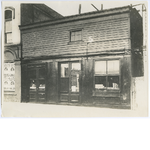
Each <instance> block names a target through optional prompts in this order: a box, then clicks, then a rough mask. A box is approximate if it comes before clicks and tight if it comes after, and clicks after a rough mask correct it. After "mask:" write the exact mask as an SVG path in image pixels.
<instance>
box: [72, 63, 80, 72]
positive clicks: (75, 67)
mask: <svg viewBox="0 0 150 150" xmlns="http://www.w3.org/2000/svg"><path fill="white" fill-rule="evenodd" d="M71 70H81V64H80V63H72V68H71Z"/></svg>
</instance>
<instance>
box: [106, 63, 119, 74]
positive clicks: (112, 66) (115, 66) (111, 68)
mask: <svg viewBox="0 0 150 150" xmlns="http://www.w3.org/2000/svg"><path fill="white" fill-rule="evenodd" d="M107 68H108V70H107V71H108V74H119V60H111V61H108V62H107Z"/></svg>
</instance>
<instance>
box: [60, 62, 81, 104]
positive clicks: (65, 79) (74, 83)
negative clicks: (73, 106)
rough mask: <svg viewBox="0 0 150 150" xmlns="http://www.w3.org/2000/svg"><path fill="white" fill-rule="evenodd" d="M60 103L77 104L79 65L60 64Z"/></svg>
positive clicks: (74, 63)
mask: <svg viewBox="0 0 150 150" xmlns="http://www.w3.org/2000/svg"><path fill="white" fill-rule="evenodd" d="M59 68H60V102H69V103H78V102H79V99H80V98H79V97H80V96H79V94H80V74H81V64H80V63H79V62H67V63H60V67H59Z"/></svg>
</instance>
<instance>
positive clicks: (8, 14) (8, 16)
mask: <svg viewBox="0 0 150 150" xmlns="http://www.w3.org/2000/svg"><path fill="white" fill-rule="evenodd" d="M12 14H13V10H5V43H12Z"/></svg>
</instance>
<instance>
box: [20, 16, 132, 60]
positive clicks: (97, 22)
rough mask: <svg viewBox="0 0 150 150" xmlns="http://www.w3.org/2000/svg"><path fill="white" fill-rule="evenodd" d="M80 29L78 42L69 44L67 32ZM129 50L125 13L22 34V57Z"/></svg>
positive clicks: (32, 30)
mask: <svg viewBox="0 0 150 150" xmlns="http://www.w3.org/2000/svg"><path fill="white" fill-rule="evenodd" d="M76 29H82V41H79V42H70V31H71V30H76ZM89 37H92V39H93V40H94V41H93V42H92V43H90V44H89V45H88V46H89V47H88V52H89V53H94V52H98V51H109V50H120V49H130V39H129V37H130V30H129V14H120V15H113V16H107V17H100V18H93V19H88V20H81V21H74V22H68V23H64V24H56V25H51V26H46V27H45V26H43V27H42V28H33V29H29V30H23V31H22V54H23V57H37V56H53V55H60V54H61V55H63V54H75V53H76V54H85V53H86V49H87V41H88V38H89Z"/></svg>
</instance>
